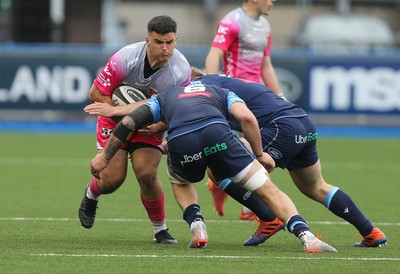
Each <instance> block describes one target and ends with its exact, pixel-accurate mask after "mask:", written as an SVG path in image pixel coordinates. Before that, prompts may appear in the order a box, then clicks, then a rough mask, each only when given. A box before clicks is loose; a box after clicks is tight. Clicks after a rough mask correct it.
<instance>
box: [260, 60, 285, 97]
mask: <svg viewBox="0 0 400 274" xmlns="http://www.w3.org/2000/svg"><path fill="white" fill-rule="evenodd" d="M261 78H262V80H263V82H264V84H265V85H266V86H268V87H269V88H270V89H271V90H272V91H273V92H274V93H275V94H276V95H278V96H279V97H282V96H283V92H282V90H281V88H280V87H279V82H278V78H277V77H276V73H275V69H274V66H273V65H272V61H271V57H270V56H264V58H263V62H262V70H261Z"/></svg>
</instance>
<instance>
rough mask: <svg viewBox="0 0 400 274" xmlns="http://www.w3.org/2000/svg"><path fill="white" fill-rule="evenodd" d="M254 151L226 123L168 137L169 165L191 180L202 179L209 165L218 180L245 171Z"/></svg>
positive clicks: (181, 175)
mask: <svg viewBox="0 0 400 274" xmlns="http://www.w3.org/2000/svg"><path fill="white" fill-rule="evenodd" d="M254 160H255V157H254V155H253V154H252V153H251V152H250V151H249V150H248V149H247V148H246V147H245V145H244V144H243V143H242V142H241V141H240V140H239V139H238V138H237V137H236V136H235V135H234V134H233V133H232V132H231V130H230V128H229V127H228V126H227V125H224V124H212V125H209V126H207V127H205V128H202V129H199V130H196V131H194V132H191V133H188V134H185V135H181V136H179V137H175V138H173V139H172V140H171V141H168V165H169V166H170V168H171V169H172V170H173V171H174V172H175V173H176V174H177V175H178V176H180V177H181V178H183V179H185V180H186V181H188V182H193V183H195V182H199V181H201V180H202V179H203V178H204V176H205V171H206V169H207V167H209V168H210V169H211V171H212V173H213V175H214V177H215V179H216V180H217V181H221V180H223V179H225V178H230V177H233V176H235V175H236V174H238V173H239V172H241V171H242V170H243V169H244V168H245V167H247V166H248V165H249V164H250V163H252V162H253V161H254Z"/></svg>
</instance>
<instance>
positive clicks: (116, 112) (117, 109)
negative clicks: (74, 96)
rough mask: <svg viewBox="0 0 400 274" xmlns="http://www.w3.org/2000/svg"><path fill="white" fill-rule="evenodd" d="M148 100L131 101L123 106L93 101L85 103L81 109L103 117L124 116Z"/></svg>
mask: <svg viewBox="0 0 400 274" xmlns="http://www.w3.org/2000/svg"><path fill="white" fill-rule="evenodd" d="M147 101H148V99H146V100H142V101H139V102H135V103H131V104H128V105H124V106H111V105H109V104H108V103H100V102H94V103H92V104H90V105H87V106H86V107H85V108H84V109H83V110H84V111H85V112H86V113H88V114H91V115H100V116H103V117H110V118H111V117H124V116H126V115H128V114H129V113H131V112H132V111H134V110H135V109H137V108H138V107H140V106H141V105H143V104H145V103H146V102H147Z"/></svg>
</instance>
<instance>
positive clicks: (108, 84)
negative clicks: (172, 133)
mask: <svg viewBox="0 0 400 274" xmlns="http://www.w3.org/2000/svg"><path fill="white" fill-rule="evenodd" d="M145 58H146V42H139V43H135V44H131V45H127V46H125V47H123V48H122V49H120V50H119V51H117V52H116V53H115V54H114V55H113V56H111V58H110V59H109V60H108V62H107V64H106V65H105V66H104V68H103V69H102V70H101V71H100V72H99V73H98V75H97V77H96V79H95V80H94V81H93V84H94V85H95V86H96V87H97V88H98V89H99V90H100V91H101V92H102V93H104V94H105V95H107V96H111V94H112V92H113V90H114V89H115V88H116V87H117V86H118V85H120V84H121V83H125V84H128V85H131V86H133V87H135V88H137V89H139V90H141V91H142V92H143V93H144V94H145V95H146V97H150V96H151V95H153V94H156V93H159V92H162V91H164V90H165V89H167V88H169V87H172V86H179V85H184V86H186V85H187V84H188V83H189V82H190V80H191V76H192V70H191V67H190V65H189V62H188V61H187V60H186V58H185V56H184V55H183V54H182V53H181V52H179V51H178V50H177V49H175V50H174V54H173V55H172V56H171V58H170V59H169V61H168V63H167V64H165V65H164V66H163V67H161V68H160V69H158V70H157V71H156V72H155V73H153V74H152V75H151V76H150V77H149V78H144V65H145ZM116 125H117V123H116V122H115V121H114V120H112V119H110V118H106V117H102V116H98V118H97V126H96V132H97V148H98V149H100V148H104V146H105V145H106V144H107V141H108V139H109V136H110V134H111V132H112V130H113V129H114V128H115V126H116ZM156 137H157V136H154V137H153V136H141V135H140V134H135V135H134V136H133V138H132V139H131V142H147V143H150V144H153V145H159V144H161V141H162V136H161V137H157V138H156Z"/></svg>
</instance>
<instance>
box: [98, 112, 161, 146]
mask: <svg viewBox="0 0 400 274" xmlns="http://www.w3.org/2000/svg"><path fill="white" fill-rule="evenodd" d="M116 126H117V123H116V122H115V121H113V120H112V119H109V118H104V117H99V118H97V124H96V136H97V149H103V148H104V147H105V146H106V145H107V142H108V139H110V135H111V133H112V131H113V130H114V128H115V127H116ZM163 138H164V134H162V133H160V134H152V135H146V136H145V135H141V134H140V133H139V132H135V133H134V134H133V136H132V138H131V140H130V141H129V143H145V144H148V145H151V146H155V147H158V148H159V149H160V150H162V151H163V149H162V141H163ZM128 145H129V144H128V143H127V144H124V145H122V147H121V148H123V149H126V148H128Z"/></svg>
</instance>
